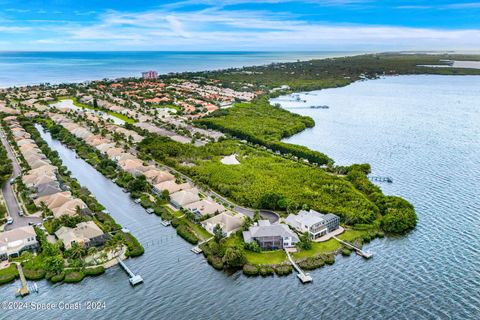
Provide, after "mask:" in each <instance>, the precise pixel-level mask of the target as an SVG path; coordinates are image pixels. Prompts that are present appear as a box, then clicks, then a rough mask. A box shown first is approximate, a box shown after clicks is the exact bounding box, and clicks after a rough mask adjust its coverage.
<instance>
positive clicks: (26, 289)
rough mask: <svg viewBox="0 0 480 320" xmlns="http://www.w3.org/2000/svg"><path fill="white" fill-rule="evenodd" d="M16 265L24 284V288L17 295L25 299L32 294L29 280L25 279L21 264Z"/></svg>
mask: <svg viewBox="0 0 480 320" xmlns="http://www.w3.org/2000/svg"><path fill="white" fill-rule="evenodd" d="M16 265H17V270H18V275H19V276H20V282H21V283H22V287H21V288H20V289H18V290H17V294H18V295H20V296H22V297H25V296H27V295H28V294H29V293H30V290H29V288H28V283H27V279H25V275H24V274H23V269H22V265H21V264H20V263H17V264H16Z"/></svg>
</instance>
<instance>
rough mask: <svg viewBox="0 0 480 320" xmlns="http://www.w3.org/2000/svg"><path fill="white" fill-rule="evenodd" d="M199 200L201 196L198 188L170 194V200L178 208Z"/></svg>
mask: <svg viewBox="0 0 480 320" xmlns="http://www.w3.org/2000/svg"><path fill="white" fill-rule="evenodd" d="M199 200H200V196H199V195H198V190H197V189H196V188H192V189H187V190H181V191H178V192H174V193H172V194H171V195H170V202H171V204H172V205H173V206H174V207H175V208H177V209H180V208H183V207H184V206H186V205H187V204H190V203H193V202H196V201H199Z"/></svg>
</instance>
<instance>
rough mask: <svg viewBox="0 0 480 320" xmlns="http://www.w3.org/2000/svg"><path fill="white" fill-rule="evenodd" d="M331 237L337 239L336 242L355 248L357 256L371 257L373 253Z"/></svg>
mask: <svg viewBox="0 0 480 320" xmlns="http://www.w3.org/2000/svg"><path fill="white" fill-rule="evenodd" d="M333 238H334V239H335V240H337V241H338V242H340V243H341V244H343V245H345V246H347V247H349V248H350V249H353V250H355V252H356V253H357V254H358V255H359V256H362V257H364V258H365V259H370V258H371V257H373V253H371V252H368V251H363V250H362V249H360V248H357V247H355V246H354V245H353V244H351V243H348V242H346V241H343V240H340V239H339V238H337V237H333Z"/></svg>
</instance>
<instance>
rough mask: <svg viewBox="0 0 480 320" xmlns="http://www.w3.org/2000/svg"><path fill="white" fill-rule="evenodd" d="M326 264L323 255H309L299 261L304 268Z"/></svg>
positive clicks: (314, 267)
mask: <svg viewBox="0 0 480 320" xmlns="http://www.w3.org/2000/svg"><path fill="white" fill-rule="evenodd" d="M324 264H325V261H324V259H323V258H322V257H321V256H318V257H309V258H306V259H304V260H302V261H300V262H298V266H299V267H300V268H302V269H304V270H313V269H317V268H320V267H323V265H324Z"/></svg>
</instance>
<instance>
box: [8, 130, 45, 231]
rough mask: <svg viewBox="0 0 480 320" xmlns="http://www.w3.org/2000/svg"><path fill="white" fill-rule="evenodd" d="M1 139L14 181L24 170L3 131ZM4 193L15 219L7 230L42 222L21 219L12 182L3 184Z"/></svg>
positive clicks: (10, 213)
mask: <svg viewBox="0 0 480 320" xmlns="http://www.w3.org/2000/svg"><path fill="white" fill-rule="evenodd" d="M0 139H1V140H2V144H3V146H4V147H5V149H6V150H7V154H8V157H9V158H10V159H11V160H12V166H13V173H12V176H11V178H10V179H14V178H16V177H18V176H20V175H21V173H22V169H21V167H20V165H19V163H18V161H17V158H16V157H15V156H14V154H13V151H12V149H11V148H10V145H9V143H8V141H7V139H6V137H5V133H4V132H3V130H0ZM2 193H3V197H4V199H5V204H6V206H7V210H8V213H9V215H10V217H12V218H13V223H12V224H7V225H6V226H5V230H12V229H15V228H18V227H23V226H27V225H28V223H29V222H32V223H38V222H42V219H41V218H37V217H21V216H20V215H19V211H20V206H19V204H18V202H17V198H16V196H15V193H14V192H13V188H12V185H11V184H10V181H7V182H5V183H4V184H3V186H2Z"/></svg>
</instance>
